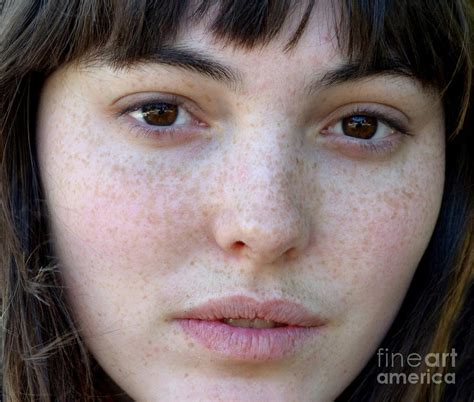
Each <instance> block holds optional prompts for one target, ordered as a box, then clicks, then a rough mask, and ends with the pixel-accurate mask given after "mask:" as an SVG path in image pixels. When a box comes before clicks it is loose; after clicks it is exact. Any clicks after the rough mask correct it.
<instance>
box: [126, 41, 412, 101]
mask: <svg viewBox="0 0 474 402" xmlns="http://www.w3.org/2000/svg"><path fill="white" fill-rule="evenodd" d="M136 62H137V61H135V62H131V63H127V62H126V63H124V64H126V65H129V64H131V65H133V64H135V63H136ZM138 63H156V64H162V65H168V66H171V67H175V68H179V69H183V70H187V71H191V72H194V73H198V74H200V75H202V76H204V77H207V78H210V79H212V80H214V81H217V82H220V83H223V84H225V85H227V86H228V87H229V88H231V89H232V90H233V91H236V92H238V91H240V90H241V89H242V88H243V84H244V79H243V75H242V74H241V73H240V72H239V71H238V70H237V69H235V68H234V67H231V66H228V65H225V64H223V63H222V62H220V61H218V60H216V59H215V58H214V57H213V56H212V55H210V54H207V53H205V52H203V51H197V50H194V49H192V48H188V47H185V46H164V47H161V48H160V49H159V50H158V51H156V52H153V53H152V54H148V55H145V56H142V57H140V58H139V59H138ZM382 74H387V75H395V76H403V77H409V78H413V77H414V75H413V72H412V71H411V70H410V69H409V68H407V67H406V66H405V65H403V64H401V63H400V62H399V61H397V60H386V61H385V62H384V64H383V65H379V66H363V65H362V64H361V63H358V62H357V61H355V62H345V63H342V64H340V65H337V66H335V67H334V68H332V69H330V70H328V71H326V72H325V73H324V74H323V75H322V76H319V77H316V78H315V79H314V80H312V81H311V82H310V83H309V84H308V85H306V87H305V93H306V94H307V95H312V94H314V93H315V92H318V91H319V90H321V89H325V88H327V87H331V86H335V85H338V84H342V83H345V82H348V81H355V80H361V79H364V78H370V77H373V76H377V75H382Z"/></svg>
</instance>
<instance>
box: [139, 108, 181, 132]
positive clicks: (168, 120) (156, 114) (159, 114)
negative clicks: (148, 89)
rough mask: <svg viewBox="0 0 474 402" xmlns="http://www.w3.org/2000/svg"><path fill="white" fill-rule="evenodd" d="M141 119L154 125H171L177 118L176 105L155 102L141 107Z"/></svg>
mask: <svg viewBox="0 0 474 402" xmlns="http://www.w3.org/2000/svg"><path fill="white" fill-rule="evenodd" d="M142 113H143V120H145V121H146V122H147V123H148V124H151V125H154V126H171V125H172V124H173V123H174V122H175V121H176V119H177V118H178V106H176V105H172V104H170V103H157V104H154V105H147V106H143V107H142Z"/></svg>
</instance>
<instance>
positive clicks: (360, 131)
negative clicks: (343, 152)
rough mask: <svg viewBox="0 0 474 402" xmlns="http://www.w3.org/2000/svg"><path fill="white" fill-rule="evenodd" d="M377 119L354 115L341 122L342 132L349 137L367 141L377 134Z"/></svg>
mask: <svg viewBox="0 0 474 402" xmlns="http://www.w3.org/2000/svg"><path fill="white" fill-rule="evenodd" d="M377 126H378V123H377V119H376V118H375V117H370V116H363V115H356V116H349V117H346V118H345V119H343V120H342V131H343V132H344V134H345V135H348V136H349V137H355V138H361V139H364V140H368V139H370V138H372V137H373V136H374V135H375V133H376V132H377Z"/></svg>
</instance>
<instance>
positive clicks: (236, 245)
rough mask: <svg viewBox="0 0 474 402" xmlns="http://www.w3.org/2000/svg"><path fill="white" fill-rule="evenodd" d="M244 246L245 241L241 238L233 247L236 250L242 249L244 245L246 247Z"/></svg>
mask: <svg viewBox="0 0 474 402" xmlns="http://www.w3.org/2000/svg"><path fill="white" fill-rule="evenodd" d="M244 246H245V243H244V242H243V241H240V240H239V241H236V242H235V243H234V245H233V247H232V248H233V249H234V250H240V249H241V248H242V247H244Z"/></svg>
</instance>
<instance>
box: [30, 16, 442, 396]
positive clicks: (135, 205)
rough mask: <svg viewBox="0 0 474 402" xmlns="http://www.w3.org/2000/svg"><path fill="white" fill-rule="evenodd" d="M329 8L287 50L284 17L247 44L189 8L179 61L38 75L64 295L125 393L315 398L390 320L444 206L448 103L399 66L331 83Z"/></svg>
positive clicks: (46, 180) (44, 165)
mask: <svg viewBox="0 0 474 402" xmlns="http://www.w3.org/2000/svg"><path fill="white" fill-rule="evenodd" d="M328 20H330V18H328V16H327V15H324V13H318V12H316V10H315V12H314V13H313V15H312V17H311V19H310V23H309V25H308V28H307V30H306V31H305V33H304V35H303V37H302V38H301V40H300V41H299V42H298V44H297V46H296V47H295V48H294V49H293V50H292V51H290V52H284V51H283V48H284V46H285V44H286V43H287V41H288V38H289V37H290V36H291V33H292V32H293V31H292V30H293V29H294V21H290V22H289V24H288V26H287V27H285V29H284V30H283V32H282V34H281V35H280V36H279V37H278V38H277V39H275V40H274V41H272V42H271V43H270V44H269V45H267V46H265V47H263V48H256V49H254V50H249V51H246V50H242V49H236V48H233V47H231V46H223V44H222V43H220V42H219V41H216V40H215V38H214V37H212V36H211V35H210V34H208V33H207V32H206V31H205V29H204V28H203V26H204V24H202V25H196V26H193V27H191V28H188V29H187V30H186V32H183V33H182V34H181V35H180V36H179V38H178V39H177V41H176V43H174V44H173V46H176V47H177V49H178V50H177V51H176V52H174V53H173V54H174V55H175V56H176V55H177V54H178V53H179V52H183V51H184V50H185V51H186V52H187V53H188V56H189V55H190V54H191V55H192V56H193V57H194V58H201V59H204V60H201V61H200V62H199V63H197V62H196V60H194V65H193V66H194V67H193V66H191V67H190V65H189V62H190V60H191V58H190V57H188V58H186V59H183V58H182V59H181V65H179V66H178V65H176V64H175V63H174V62H173V60H171V58H172V57H173V55H172V52H171V51H169V52H168V53H167V54H166V55H162V56H160V57H161V59H160V58H155V61H154V62H152V61H149V62H148V61H147V62H143V63H142V64H140V65H138V64H137V65H134V66H132V67H131V68H129V69H121V70H114V69H112V68H110V67H109V66H107V65H106V64H100V63H97V64H95V65H93V66H91V65H87V66H86V65H82V64H80V63H79V64H75V65H70V66H66V67H64V68H62V69H60V70H58V71H57V72H55V73H54V74H53V75H52V76H51V77H50V78H49V79H48V80H47V82H46V84H45V87H44V89H43V92H42V96H41V102H40V108H39V121H38V126H37V135H38V138H37V140H38V156H39V161H40V171H41V179H42V182H43V185H44V190H45V196H46V201H47V205H48V207H49V212H50V217H49V219H50V223H51V230H52V235H53V241H54V247H55V251H56V253H57V256H58V259H59V262H60V269H61V274H62V278H63V281H64V284H65V286H66V292H67V297H68V301H69V302H70V304H71V307H72V310H73V313H74V315H75V318H76V320H77V322H78V324H79V325H80V327H81V328H82V330H83V335H84V339H85V342H86V344H87V347H88V348H89V350H90V351H91V353H92V354H93V355H94V357H95V358H96V359H97V360H98V362H99V363H100V364H101V365H102V367H103V368H104V369H105V371H106V372H107V373H108V374H109V375H110V376H111V377H112V378H113V379H114V381H115V382H116V383H117V384H118V385H120V387H121V388H123V390H124V391H125V392H126V393H127V394H128V395H129V396H130V397H131V398H133V399H134V400H137V401H147V402H148V401H166V400H179V401H188V400H192V401H221V400H222V401H229V400H232V401H249V400H264V399H265V400H271V401H318V402H319V401H330V400H333V399H334V398H336V397H337V395H339V394H340V393H341V392H342V390H343V389H344V388H345V387H346V386H347V385H348V384H349V383H350V382H351V380H352V379H354V377H355V376H356V375H357V373H358V372H359V371H360V370H361V369H362V367H363V366H364V365H365V363H366V362H367V360H368V359H369V358H370V356H371V355H372V354H373V353H374V352H375V350H376V348H377V345H378V344H379V343H380V342H381V340H382V338H383V337H384V335H385V333H386V331H387V330H388V328H389V326H390V324H391V322H392V321H393V319H394V316H395V315H396V313H397V310H398V309H399V306H400V304H401V302H402V300H403V298H404V295H405V293H406V290H407V288H408V286H409V283H410V280H411V278H412V275H413V273H414V271H415V269H416V267H417V265H418V263H419V261H420V258H421V256H422V254H423V252H424V250H425V248H426V246H427V244H428V241H429V239H430V236H431V234H432V231H433V228H434V225H435V221H436V218H437V215H438V212H439V207H440V201H441V196H442V189H443V178H444V129H443V127H444V118H443V111H442V108H441V105H440V102H439V99H438V97H437V96H436V94H435V93H434V92H430V91H428V90H427V89H426V88H423V87H422V86H421V85H419V83H417V82H416V81H414V80H411V79H409V78H407V77H403V76H397V75H394V74H390V72H387V73H386V74H379V75H376V76H368V77H364V78H359V79H356V78H353V79H351V78H350V77H349V78H347V76H346V78H345V79H342V78H341V76H340V74H339V75H338V72H340V71H341V69H342V68H343V66H344V65H345V63H347V60H346V59H345V58H344V57H343V56H342V54H341V53H340V52H339V51H338V49H337V46H336V45H335V40H334V39H333V36H334V35H333V32H332V31H331V29H330V27H328V26H326V23H325V21H328ZM165 59H166V62H164V61H165ZM159 60H161V61H162V62H160V61H159ZM183 60H185V61H183ZM196 63H197V64H196ZM221 65H222V66H221ZM224 66H225V67H224ZM255 318H257V320H253V319H255ZM276 322H277V323H278V325H275V323H276ZM281 325H283V326H281ZM248 326H253V327H254V328H245V327H248ZM255 327H256V328H255ZM262 327H264V328H262Z"/></svg>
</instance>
